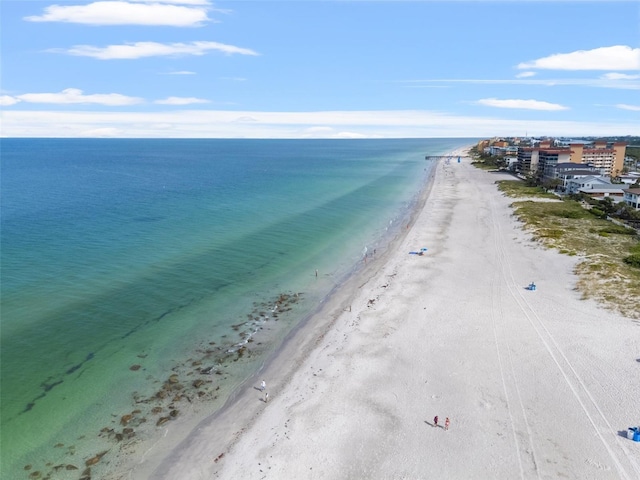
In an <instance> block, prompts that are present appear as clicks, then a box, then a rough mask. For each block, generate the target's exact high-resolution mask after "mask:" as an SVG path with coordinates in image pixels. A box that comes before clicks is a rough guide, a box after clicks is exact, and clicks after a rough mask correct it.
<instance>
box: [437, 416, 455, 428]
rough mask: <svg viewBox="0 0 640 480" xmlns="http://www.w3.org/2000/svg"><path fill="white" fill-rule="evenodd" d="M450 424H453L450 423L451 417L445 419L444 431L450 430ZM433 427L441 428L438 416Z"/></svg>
mask: <svg viewBox="0 0 640 480" xmlns="http://www.w3.org/2000/svg"><path fill="white" fill-rule="evenodd" d="M450 423H451V422H450V421H449V417H447V418H446V419H445V421H444V429H445V430H449V424H450ZM433 426H434V427H437V426H439V425H438V415H436V416H435V417H433Z"/></svg>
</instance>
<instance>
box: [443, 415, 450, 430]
mask: <svg viewBox="0 0 640 480" xmlns="http://www.w3.org/2000/svg"><path fill="white" fill-rule="evenodd" d="M444 429H445V430H449V417H447V418H446V419H445V421H444Z"/></svg>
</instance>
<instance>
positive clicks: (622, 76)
mask: <svg viewBox="0 0 640 480" xmlns="http://www.w3.org/2000/svg"><path fill="white" fill-rule="evenodd" d="M600 78H604V79H605V80H637V79H639V78H640V75H629V74H628V73H615V72H614V73H605V74H604V75H601V77H600Z"/></svg>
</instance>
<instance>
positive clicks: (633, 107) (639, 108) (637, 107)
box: [616, 103, 640, 112]
mask: <svg viewBox="0 0 640 480" xmlns="http://www.w3.org/2000/svg"><path fill="white" fill-rule="evenodd" d="M616 107H617V108H620V109H622V110H631V111H634V112H640V105H626V104H624V103H619V104H618V105H616Z"/></svg>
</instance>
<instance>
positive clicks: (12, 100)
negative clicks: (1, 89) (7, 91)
mask: <svg viewBox="0 0 640 480" xmlns="http://www.w3.org/2000/svg"><path fill="white" fill-rule="evenodd" d="M19 101H20V99H19V98H16V97H12V96H11V95H0V106H1V107H8V106H10V105H15V104H16V103H18V102H19Z"/></svg>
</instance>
